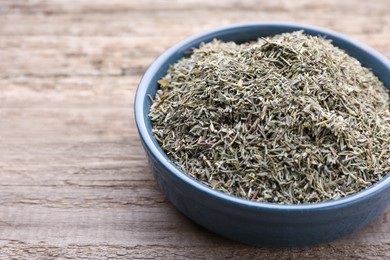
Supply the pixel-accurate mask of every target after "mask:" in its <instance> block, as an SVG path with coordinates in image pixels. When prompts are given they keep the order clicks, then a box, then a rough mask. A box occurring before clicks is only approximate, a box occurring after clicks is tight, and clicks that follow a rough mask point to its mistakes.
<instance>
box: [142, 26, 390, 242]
mask: <svg viewBox="0 0 390 260" xmlns="http://www.w3.org/2000/svg"><path fill="white" fill-rule="evenodd" d="M296 30H304V32H305V33H306V34H310V35H320V36H323V37H326V38H328V39H331V40H332V42H333V44H334V45H335V46H337V47H339V48H341V49H343V50H345V51H346V52H347V53H349V54H350V55H351V56H353V57H355V58H357V59H358V60H359V61H360V62H361V63H362V64H363V65H364V66H366V67H368V68H370V69H372V71H373V72H374V74H375V75H377V76H378V77H379V78H380V80H381V81H382V82H383V83H384V84H385V85H386V87H387V88H390V62H389V60H387V59H386V58H385V57H384V56H382V55H381V54H379V53H378V52H377V51H375V50H373V49H371V48H369V47H367V46H365V45H363V44H361V43H358V42H356V41H354V40H352V39H350V38H348V37H346V36H343V35H341V34H339V33H336V32H333V31H330V30H327V29H322V28H318V27H313V26H308V25H302V24H292V23H276V22H265V23H248V24H237V25H232V26H229V27H224V28H220V29H217V30H213V31H210V32H206V33H204V34H200V35H197V36H195V37H192V38H189V39H187V40H184V41H182V42H180V43H178V44H177V45H175V46H173V47H172V48H170V49H169V50H167V51H166V52H165V53H163V54H162V55H161V56H160V57H159V58H157V59H156V60H155V61H154V62H153V64H151V66H150V67H149V68H148V69H147V71H146V72H145V74H144V76H143V78H142V79H141V81H140V83H139V86H138V90H137V94H136V98H135V117H136V123H137V127H138V131H139V134H140V137H141V140H142V143H143V145H144V147H145V150H146V153H147V156H148V161H149V165H150V168H151V170H152V173H153V175H154V177H155V179H156V181H157V183H158V185H159V186H160V188H161V190H162V191H163V193H164V194H165V196H167V198H168V199H169V200H170V201H171V203H172V204H173V205H175V207H176V208H177V209H178V210H180V211H181V212H182V213H183V214H184V215H186V216H187V217H189V218H190V219H192V220H193V221H195V222H197V223H198V224H200V225H202V226H203V227H205V228H207V229H209V230H211V231H213V232H215V233H217V234H220V235H222V236H225V237H228V238H231V239H233V240H237V241H240V242H243V243H247V244H251V245H256V246H277V247H280V246H283V247H284V246H305V245H311V244H317V243H323V242H327V241H332V240H334V239H337V238H339V237H342V236H345V235H347V234H350V233H352V232H354V231H356V230H358V229H360V228H362V227H364V226H366V225H367V224H369V223H370V222H372V221H373V220H374V219H376V218H377V217H378V216H379V215H380V214H381V213H382V212H383V211H384V210H385V209H386V207H387V206H388V204H389V203H390V176H389V174H388V175H387V177H386V178H384V179H383V180H382V181H380V182H378V183H377V184H375V185H373V186H371V187H370V188H368V189H365V190H364V191H361V192H359V193H356V194H354V195H350V196H347V197H345V198H341V199H337V200H333V201H326V202H321V203H312V204H301V205H281V204H274V203H261V202H255V201H249V200H245V199H241V198H238V197H234V196H230V195H228V194H224V193H222V192H220V191H217V190H213V189H212V188H210V187H208V186H206V185H204V184H202V183H200V182H198V181H197V180H195V179H193V178H191V177H189V176H188V175H186V174H185V173H184V172H182V171H181V170H180V169H178V168H177V167H176V166H175V165H174V164H173V163H172V162H171V161H170V160H169V158H168V157H167V156H166V155H165V154H164V152H163V151H162V149H161V148H160V146H159V145H158V143H157V141H156V139H155V138H154V136H153V134H152V132H151V128H152V126H151V122H150V120H149V118H148V111H149V108H150V105H151V101H150V99H149V98H148V95H150V96H152V97H154V95H155V92H156V90H157V88H158V84H157V80H159V79H160V78H161V77H163V76H164V75H165V74H166V72H167V69H168V67H169V65H170V64H173V63H175V62H176V61H177V60H178V59H180V58H182V57H184V56H186V53H188V51H189V50H191V49H192V48H194V47H198V46H199V44H200V43H201V42H209V41H211V40H212V39H213V38H218V39H221V40H223V41H235V42H237V43H241V42H247V41H252V40H256V39H257V38H259V37H263V36H270V35H275V34H279V33H284V32H292V31H296Z"/></svg>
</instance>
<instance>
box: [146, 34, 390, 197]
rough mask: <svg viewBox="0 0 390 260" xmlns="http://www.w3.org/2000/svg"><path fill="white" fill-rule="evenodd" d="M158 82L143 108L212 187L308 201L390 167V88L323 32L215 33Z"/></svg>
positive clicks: (178, 156) (177, 154)
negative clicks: (248, 36)
mask: <svg viewBox="0 0 390 260" xmlns="http://www.w3.org/2000/svg"><path fill="white" fill-rule="evenodd" d="M158 83H159V84H160V89H159V90H158V91H157V93H156V96H155V99H154V102H153V104H152V106H151V109H150V113H149V116H150V119H151V121H152V125H153V133H154V135H155V137H156V139H157V140H158V142H159V144H160V145H161V147H162V149H163V150H164V151H165V152H166V154H167V155H168V157H169V158H170V159H171V160H172V161H173V162H174V163H175V164H176V165H177V166H179V167H180V168H181V169H182V170H183V171H184V172H186V173H187V174H189V175H190V176H192V177H194V178H195V179H197V180H199V181H201V182H202V183H205V184H206V185H209V186H210V187H212V188H214V189H217V190H220V191H222V192H225V193H228V194H231V195H235V196H239V197H243V198H247V199H250V200H256V201H263V202H274V203H287V204H289V203H311V202H320V201H325V200H332V199H337V198H340V197H344V196H346V195H350V194H353V193H355V192H358V191H360V190H362V189H365V188H367V187H369V186H370V185H372V184H374V183H376V182H377V181H379V180H380V179H381V178H383V177H384V176H385V175H386V174H387V173H388V172H389V171H390V110H389V105H390V98H389V92H388V90H387V89H386V88H385V87H384V85H383V83H381V82H380V81H379V79H378V78H377V77H376V76H374V74H373V73H372V72H371V71H370V70H369V69H367V68H364V67H362V66H361V64H360V63H359V62H358V61H357V60H356V59H354V58H352V57H350V56H349V55H347V54H346V53H345V52H344V51H342V50H340V49H338V48H336V47H334V46H333V45H332V44H331V42H330V41H329V40H325V39H323V38H320V37H314V36H308V35H305V34H304V33H303V32H301V31H298V32H293V33H285V34H280V35H275V36H272V37H267V38H261V39H258V41H257V42H251V43H244V44H236V43H234V42H221V41H219V40H214V41H212V42H210V43H203V44H201V46H200V47H199V49H194V50H193V52H192V54H191V56H190V57H189V58H183V59H181V60H179V61H178V62H177V63H175V64H173V65H172V66H171V67H170V68H169V70H168V73H167V75H166V76H165V77H163V78H162V79H160V80H159V81H158ZM151 100H153V99H151Z"/></svg>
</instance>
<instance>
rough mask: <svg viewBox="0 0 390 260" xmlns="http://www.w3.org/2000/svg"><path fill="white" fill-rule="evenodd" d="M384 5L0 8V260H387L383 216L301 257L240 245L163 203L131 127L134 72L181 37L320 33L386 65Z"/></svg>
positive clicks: (389, 42) (4, 4)
mask: <svg viewBox="0 0 390 260" xmlns="http://www.w3.org/2000/svg"><path fill="white" fill-rule="evenodd" d="M389 11H390V2H389V1H386V0H384V1H366V0H361V1H352V0H342V1H340V0H331V1H325V0H321V1H305V0H299V1H281V0H280V1H279V0H278V1H245V2H244V1H242V3H241V1H223V0H204V1H195V0H191V1H164V0H159V1H151V0H148V1H141V0H139V1H125V0H112V1H104V0H99V1H88V0H74V1H66V0H47V1H24V0H2V1H1V2H0V187H1V188H0V256H1V257H4V258H11V257H15V258H18V259H20V258H39V259H41V258H46V259H47V258H48V259H50V258H56V257H58V258H82V257H88V258H93V259H98V258H156V257H160V258H164V259H165V258H177V259H183V258H206V257H207V258H241V259H243V258H244V259H245V258H250V259H254V258H266V259H284V258H288V259H295V258H297V259H302V258H305V257H307V258H318V259H325V258H329V259H335V258H340V259H347V258H351V257H354V258H359V257H361V258H368V259H369V258H373V259H374V258H377V259H384V258H390V209H389V210H387V212H386V213H385V214H383V215H382V216H381V217H380V218H379V219H378V220H377V221H376V222H375V223H373V224H371V225H370V226H368V227H367V228H365V229H363V230H361V231H359V232H357V233H355V234H353V235H351V236H349V237H346V238H343V239H340V240H338V241H335V242H332V243H329V244H324V245H319V246H315V247H311V248H298V249H268V248H254V247H250V246H246V245H242V244H239V243H236V242H233V241H230V240H227V239H224V238H221V237H219V236H217V235H214V234H212V233H210V232H208V231H207V230H205V229H203V228H201V227H199V226H197V225H196V224H194V223H193V222H191V221H190V220H188V219H187V218H185V217H184V216H183V215H181V214H180V213H179V212H178V211H177V210H176V209H175V208H173V206H172V205H171V204H170V203H169V202H168V201H167V200H166V199H165V198H164V197H163V195H162V194H161V192H160V191H159V189H158V188H157V186H156V183H155V181H154V179H153V178H152V175H151V173H150V171H149V169H148V167H147V163H146V158H145V154H144V151H143V149H142V147H141V143H140V140H139V137H138V134H137V130H136V127H135V123H134V115H133V99H134V94H135V91H136V88H137V83H138V81H139V80H140V77H141V75H142V73H143V72H144V71H145V69H146V68H147V66H148V65H149V64H150V63H151V62H152V61H153V60H154V59H155V58H156V57H157V56H158V55H159V54H160V53H161V52H163V51H164V50H165V49H166V48H168V47H169V46H171V45H172V44H174V43H176V42H178V41H180V40H182V39H184V38H185V37H187V36H189V35H192V34H195V33H199V32H202V31H205V30H208V29H212V28H216V27H218V26H221V25H227V24H231V23H236V22H245V21H262V20H285V21H294V22H301V23H309V24H313V25H318V26H323V27H328V28H331V29H334V30H337V31H339V32H342V33H344V34H346V35H348V36H351V37H353V38H355V39H357V40H360V41H362V42H364V43H366V44H368V45H370V46H372V47H374V48H376V49H377V50H379V51H380V52H382V53H383V54H384V55H386V56H387V57H390V15H389Z"/></svg>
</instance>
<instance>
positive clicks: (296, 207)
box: [134, 21, 390, 212]
mask: <svg viewBox="0 0 390 260" xmlns="http://www.w3.org/2000/svg"><path fill="white" fill-rule="evenodd" d="M267 26H273V27H275V26H277V27H285V28H294V29H297V30H311V31H315V32H318V33H319V34H324V35H330V36H332V37H334V38H338V39H340V40H342V41H344V42H346V43H347V44H348V45H352V46H353V47H357V48H358V49H360V51H362V52H365V53H366V54H368V55H370V56H373V57H374V58H375V59H377V60H379V62H381V63H383V64H384V65H385V66H387V68H388V70H389V71H390V61H389V60H388V59H387V58H386V57H385V56H383V55H382V54H380V53H379V52H378V51H376V50H374V49H372V48H371V47H369V46H367V45H365V44H363V43H360V42H358V41H356V40H353V39H351V38H349V37H347V36H345V35H343V34H341V33H338V32H335V31H333V30H329V29H325V28H321V27H317V26H312V25H307V24H301V23H291V22H282V21H277V22H275V21H264V22H247V23H237V24H232V25H228V26H223V27H219V28H216V29H212V30H208V31H206V32H203V33H199V34H196V35H194V36H192V37H188V38H186V39H184V40H182V41H180V42H179V43H177V44H175V45H173V46H172V47H170V48H169V49H167V50H166V51H165V52H163V53H162V54H161V55H160V56H159V57H158V58H157V59H156V60H155V61H154V62H153V63H152V64H151V65H150V66H149V67H148V68H147V70H146V71H145V73H144V75H143V76H142V78H141V80H140V82H139V84H138V88H137V92H136V95H135V102H134V113H135V121H136V125H137V129H138V132H139V135H140V138H141V141H142V142H143V144H144V147H145V149H146V150H147V152H148V154H149V155H150V156H152V157H153V158H154V160H156V161H158V162H159V163H160V165H161V166H163V167H164V168H165V169H166V170H167V171H169V172H170V173H171V174H172V176H173V177H175V178H176V179H178V180H180V181H182V182H185V183H186V184H188V185H190V186H192V188H194V189H196V190H199V191H201V192H203V193H205V194H207V195H209V196H211V197H213V198H215V199H218V200H222V201H224V202H226V203H233V204H238V205H240V206H243V207H249V208H255V209H259V210H269V211H275V210H279V211H289V212H294V211H297V212H305V211H308V210H310V211H313V210H326V209H331V208H338V207H344V206H348V205H351V204H355V203H357V202H359V201H362V200H364V199H366V198H369V197H372V196H374V195H376V194H377V193H380V192H382V191H383V190H385V189H386V188H389V187H390V172H389V173H387V174H386V175H385V177H383V178H382V179H381V180H380V181H378V182H377V183H375V184H373V185H372V186H370V187H368V188H366V189H363V190H361V191H359V192H356V193H354V194H351V195H347V196H345V197H342V198H339V199H334V200H327V201H322V202H314V203H303V204H278V203H271V202H258V201H252V200H248V199H244V198H241V197H237V196H234V195H229V194H227V193H224V192H222V191H219V190H215V189H213V188H211V187H209V186H207V185H206V184H203V183H201V182H200V181H198V180H196V179H195V178H193V177H191V176H189V175H188V174H186V173H185V172H184V171H182V170H181V169H179V168H178V167H177V166H176V165H175V164H174V163H173V162H172V161H170V160H169V158H168V157H167V155H166V154H165V153H164V152H163V150H162V149H161V147H160V146H159V145H156V144H157V142H156V141H153V139H154V136H153V133H152V132H151V131H148V130H147V126H146V120H147V118H145V116H144V113H143V112H144V100H145V99H146V96H147V89H148V86H149V85H150V84H151V83H152V82H151V79H152V78H153V75H154V74H155V73H156V72H157V71H158V70H159V68H160V67H161V65H162V64H164V63H165V62H166V61H167V59H169V57H171V56H172V55H174V54H175V53H177V52H179V51H181V50H182V49H183V48H184V47H185V46H187V45H189V44H191V43H193V42H194V41H199V40H200V39H202V38H205V37H210V36H211V35H213V34H215V33H223V32H224V33H228V32H233V31H238V30H240V29H244V28H248V27H253V28H255V27H259V29H260V28H261V27H267Z"/></svg>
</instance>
